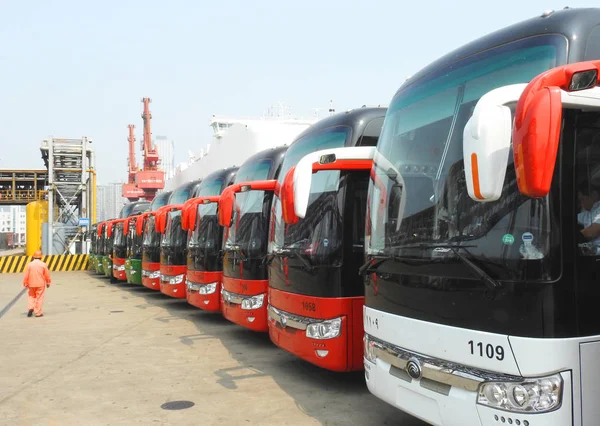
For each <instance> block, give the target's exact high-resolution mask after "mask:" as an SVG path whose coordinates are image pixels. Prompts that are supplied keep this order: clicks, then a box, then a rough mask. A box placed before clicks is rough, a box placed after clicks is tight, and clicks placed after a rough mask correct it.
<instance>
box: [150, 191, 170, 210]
mask: <svg viewBox="0 0 600 426" xmlns="http://www.w3.org/2000/svg"><path fill="white" fill-rule="evenodd" d="M169 195H170V193H168V192H163V193H161V194H157V195H156V196H155V197H154V199H153V200H152V203H150V207H149V208H148V211H151V212H154V211H156V210H158V209H160V208H161V207H163V206H166V205H167V201H169Z"/></svg>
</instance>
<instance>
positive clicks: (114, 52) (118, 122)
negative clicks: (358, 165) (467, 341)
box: [0, 0, 598, 183]
mask: <svg viewBox="0 0 600 426" xmlns="http://www.w3.org/2000/svg"><path fill="white" fill-rule="evenodd" d="M567 5H568V6H570V7H593V6H597V5H598V1H597V0H585V1H584V0H581V1H579V2H577V4H565V3H564V0H563V2H557V1H556V0H547V1H541V0H504V1H501V2H485V1H476V0H455V1H452V2H450V1H428V2H421V1H415V2H408V1H401V0H389V1H384V0H379V1H378V0H370V1H360V2H359V1H352V0H343V1H342V0H319V1H314V0H302V1H297V2H290V1H285V0H277V1H271V0H251V1H250V0H215V1H210V2H209V1H207V0H196V1H191V0H190V1H177V0H171V1H169V2H167V1H164V0H163V1H153V0H144V1H137V0H121V1H113V0H104V1H97V2H87V1H81V0H78V1H75V0H72V1H71V0H62V1H53V0H37V1H27V0H12V1H9V0H0V49H1V50H0V69H1V71H0V78H1V80H0V168H16V167H22V168H43V163H42V161H41V158H40V154H39V144H40V141H41V139H43V138H45V137H47V136H49V135H54V136H55V137H73V138H77V137H81V136H84V135H85V136H88V137H91V138H93V140H94V146H95V149H96V152H97V167H98V178H99V182H100V183H107V182H109V181H120V180H125V179H126V157H127V132H128V131H127V124H129V123H132V124H135V125H136V137H137V140H138V144H139V140H140V139H141V137H142V119H141V117H140V114H141V111H142V103H141V98H142V97H145V96H146V97H150V98H152V101H153V102H152V104H150V107H151V112H152V114H153V121H152V124H153V129H152V130H153V134H154V135H167V136H169V137H170V138H172V139H173V140H175V144H176V145H175V150H176V162H180V161H184V160H185V159H186V158H187V152H188V150H192V151H194V152H196V151H198V150H199V149H200V148H201V147H203V146H205V145H206V143H208V142H209V141H210V138H211V134H212V131H211V129H210V127H208V120H209V117H210V116H211V115H212V114H226V115H260V114H261V113H262V112H263V110H264V109H265V108H266V107H267V106H268V105H270V104H273V103H276V102H278V101H283V102H286V103H287V104H289V105H290V106H291V107H292V111H293V112H294V113H296V114H299V115H305V116H308V115H310V114H311V109H312V108H316V107H322V108H327V107H328V102H329V100H330V99H332V100H333V101H334V107H335V108H336V109H337V110H338V111H339V110H342V109H345V108H351V107H355V106H360V105H363V104H378V103H383V104H388V103H389V101H390V99H391V97H392V96H393V94H394V92H395V91H396V89H397V88H398V87H399V86H400V84H401V83H402V82H403V81H404V79H405V78H406V77H407V76H408V75H411V74H413V73H415V72H416V71H418V70H419V69H420V68H422V67H423V66H425V65H427V64H428V63H429V62H431V61H432V60H434V59H436V58H437V57H439V56H441V55H443V54H444V53H447V52H449V51H450V50H452V49H454V48H456V47H459V46H461V45H463V44H465V43H467V42H469V41H471V40H473V39H475V38H477V37H480V36H482V35H484V34H486V33H489V32H491V31H494V30H496V29H499V28H502V27H504V26H507V25H510V24H512V23H515V22H518V21H521V20H523V19H527V18H531V17H534V16H538V15H540V14H541V13H542V12H543V11H544V10H545V9H556V10H558V9H562V8H563V7H564V6H567Z"/></svg>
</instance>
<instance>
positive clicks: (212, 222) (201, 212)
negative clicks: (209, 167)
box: [189, 177, 224, 249]
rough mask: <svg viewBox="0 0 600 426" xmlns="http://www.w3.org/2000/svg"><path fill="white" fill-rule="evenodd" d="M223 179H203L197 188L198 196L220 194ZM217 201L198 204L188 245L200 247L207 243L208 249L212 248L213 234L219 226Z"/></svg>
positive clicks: (213, 243) (213, 242)
mask: <svg viewBox="0 0 600 426" xmlns="http://www.w3.org/2000/svg"><path fill="white" fill-rule="evenodd" d="M223 182H224V179H223V178H222V177H220V178H216V179H211V180H210V181H203V182H202V186H200V188H199V189H198V195H197V196H198V197H210V196H215V195H220V194H221V189H222V188H223ZM217 206H218V204H217V203H210V204H198V210H197V214H196V227H195V228H194V231H193V232H192V236H191V238H190V242H189V247H190V248H191V247H202V246H204V245H207V248H208V249H211V248H214V245H215V244H216V243H217V242H216V241H215V238H214V236H215V235H216V234H215V231H216V228H217V227H218V226H219V224H218V220H217ZM219 244H220V243H219Z"/></svg>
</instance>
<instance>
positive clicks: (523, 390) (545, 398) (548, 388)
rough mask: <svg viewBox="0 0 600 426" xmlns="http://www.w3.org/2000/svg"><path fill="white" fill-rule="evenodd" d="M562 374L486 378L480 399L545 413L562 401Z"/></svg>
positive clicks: (493, 404)
mask: <svg viewBox="0 0 600 426" xmlns="http://www.w3.org/2000/svg"><path fill="white" fill-rule="evenodd" d="M562 390H563V380H562V377H561V376H560V374H555V375H553V376H548V377H539V378H535V379H528V380H525V381H522V382H485V383H482V384H481V385H480V386H479V392H478V395H477V403H478V404H481V405H487V406H489V407H493V408H499V409H501V410H506V411H514V412H526V413H527V412H534V413H543V412H548V411H553V410H555V409H557V408H558V407H559V406H560V404H561V402H562Z"/></svg>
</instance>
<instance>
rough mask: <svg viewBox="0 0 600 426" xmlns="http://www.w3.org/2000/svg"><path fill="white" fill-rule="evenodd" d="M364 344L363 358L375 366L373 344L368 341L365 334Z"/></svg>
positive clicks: (367, 336)
mask: <svg viewBox="0 0 600 426" xmlns="http://www.w3.org/2000/svg"><path fill="white" fill-rule="evenodd" d="M363 342H364V344H365V358H366V359H367V361H370V362H372V363H373V364H375V363H376V362H377V354H376V353H375V342H374V341H372V340H370V339H369V335H368V334H366V333H365V337H364V338H363Z"/></svg>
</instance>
